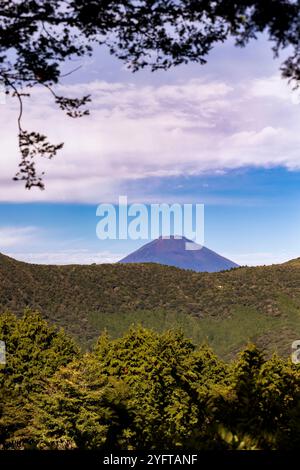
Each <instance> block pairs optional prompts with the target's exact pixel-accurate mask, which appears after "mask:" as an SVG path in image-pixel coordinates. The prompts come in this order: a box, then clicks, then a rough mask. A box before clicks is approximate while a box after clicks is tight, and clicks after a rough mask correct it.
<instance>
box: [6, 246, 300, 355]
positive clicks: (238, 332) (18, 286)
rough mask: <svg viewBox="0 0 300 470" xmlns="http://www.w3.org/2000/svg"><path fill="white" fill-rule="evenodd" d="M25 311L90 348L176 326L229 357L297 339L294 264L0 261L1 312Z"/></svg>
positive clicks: (299, 301)
mask: <svg viewBox="0 0 300 470" xmlns="http://www.w3.org/2000/svg"><path fill="white" fill-rule="evenodd" d="M26 307H31V308H33V309H37V310H39V311H40V312H41V313H42V314H43V316H44V317H45V318H46V319H48V320H50V321H51V322H55V323H57V324H58V325H60V326H63V327H64V328H65V330H66V331H67V332H69V333H70V334H71V335H72V336H74V337H75V338H76V339H77V340H79V342H80V343H81V344H82V345H85V346H88V345H89V344H91V343H92V342H93V341H94V340H95V338H97V337H98V335H99V332H100V331H102V330H103V329H104V328H107V329H108V332H109V333H110V334H111V335H112V336H113V337H116V336H119V335H120V334H121V333H123V332H124V331H125V330H126V329H127V328H128V326H129V325H130V324H132V323H142V324H144V325H145V326H147V327H152V328H155V329H157V330H159V331H161V330H164V329H166V328H169V327H171V326H181V327H182V328H183V329H184V331H185V333H186V334H187V335H188V336H190V337H192V339H193V340H194V341H196V342H198V343H200V342H203V341H208V342H209V343H210V344H211V345H212V346H213V347H214V348H215V350H216V351H217V352H218V353H219V354H220V355H223V356H224V357H231V356H232V354H234V353H235V352H236V351H237V350H238V349H239V348H240V347H241V346H243V345H244V344H245V343H247V342H248V341H249V340H251V341H254V342H256V343H257V344H258V345H259V346H263V347H266V349H267V350H268V351H269V352H272V351H274V350H278V351H279V352H280V353H281V354H285V355H287V354H289V353H290V346H291V342H292V341H293V340H295V339H300V261H299V260H293V261H291V262H289V263H285V264H282V265H273V266H267V267H266V266H265V267H255V268H238V269H233V270H231V271H224V272H221V273H195V272H193V271H185V270H180V269H177V268H173V267H167V266H161V265H158V264H150V263H149V264H148V263H147V264H115V265H113V264H106V265H104V264H103V265H89V266H87V265H69V266H46V265H32V264H27V263H23V262H19V261H15V260H13V259H12V258H9V257H7V256H4V255H0V310H1V311H2V312H4V311H5V310H9V311H12V312H14V313H17V314H21V313H22V312H23V309H24V308H26Z"/></svg>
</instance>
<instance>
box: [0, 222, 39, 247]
mask: <svg viewBox="0 0 300 470" xmlns="http://www.w3.org/2000/svg"><path fill="white" fill-rule="evenodd" d="M36 231H37V229H36V228H35V227H0V251H1V250H2V248H7V247H10V248H11V247H17V246H20V245H21V246H24V244H26V243H28V242H29V241H32V240H34V238H35V235H36Z"/></svg>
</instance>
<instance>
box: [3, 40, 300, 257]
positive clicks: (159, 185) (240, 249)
mask: <svg viewBox="0 0 300 470" xmlns="http://www.w3.org/2000/svg"><path fill="white" fill-rule="evenodd" d="M282 59H283V58H282V57H281V58H279V59H274V58H273V55H272V52H271V47H270V44H269V43H268V42H267V41H266V39H265V38H264V37H261V38H260V39H259V40H258V41H256V42H253V43H251V44H250V45H249V46H248V47H247V48H245V49H239V48H235V47H234V46H233V44H232V43H231V42H230V41H228V42H227V43H225V44H224V45H221V46H219V47H217V48H216V49H215V50H214V51H213V52H212V53H211V54H210V56H209V58H208V64H206V65H205V66H200V65H196V64H189V65H183V66H179V67H176V68H173V69H170V70H168V71H166V72H163V71H159V72H155V73H151V72H149V71H146V70H145V71H141V72H137V73H135V74H132V73H131V72H129V71H128V70H127V69H126V67H125V66H124V64H123V63H122V62H120V61H118V60H116V59H114V58H112V57H111V56H109V54H108V53H107V51H106V50H104V49H102V48H101V49H98V50H96V51H95V53H94V55H93V57H92V58H87V59H80V60H79V61H76V62H75V63H74V62H73V63H68V64H65V67H64V68H65V72H68V71H70V70H71V69H73V68H74V67H77V66H78V65H80V66H81V68H80V70H78V71H77V72H75V73H74V74H72V75H69V76H68V77H66V78H65V79H64V81H63V83H61V84H60V85H59V86H58V89H57V91H58V92H59V93H63V94H65V95H68V96H79V95H82V94H88V93H90V94H91V95H92V104H91V106H90V109H91V114H90V116H88V117H84V118H81V119H77V120H72V119H70V118H68V117H67V116H65V115H64V113H63V112H62V111H60V110H58V109H57V108H56V106H55V105H54V103H53V101H52V99H51V96H49V94H47V93H46V92H45V91H44V90H38V89H37V90H36V91H34V92H33V94H32V97H31V98H30V100H29V99H27V100H26V102H25V111H24V124H25V127H26V128H28V129H30V130H32V129H34V130H39V131H41V132H43V133H45V134H47V135H48V136H49V139H50V140H51V142H65V146H64V148H63V150H62V151H61V152H60V153H59V155H57V157H55V159H53V160H51V161H47V160H42V159H41V161H39V162H38V168H39V169H40V170H44V171H45V173H46V176H45V180H44V182H45V185H46V190H45V191H40V190H39V189H35V188H34V189H32V190H30V191H26V190H25V189H24V186H23V184H22V183H21V182H13V181H12V176H13V175H14V174H15V173H16V171H17V165H18V158H19V154H18V148H17V129H16V113H17V103H15V102H14V100H13V99H12V98H10V99H6V100H3V99H1V100H0V139H1V140H0V141H1V156H0V252H2V253H5V254H8V255H10V256H13V257H15V258H16V259H20V260H24V261H29V262H34V263H55V264H65V263H93V262H96V263H102V262H115V261H117V260H119V259H120V258H122V257H123V256H125V255H127V254H128V253H129V252H131V251H133V250H134V249H136V248H138V247H140V246H141V245H143V244H144V243H145V240H99V239H98V238H97V236H96V226H97V223H98V217H97V215H96V210H97V206H98V205H99V204H101V203H113V204H115V203H117V201H118V198H119V196H120V195H126V196H127V198H128V203H137V202H138V203H143V204H146V205H147V207H149V204H151V203H168V204H173V203H179V204H185V203H193V204H204V206H205V238H204V240H205V245H206V246H207V247H209V248H211V249H213V250H214V251H216V252H218V253H219V254H221V255H223V256H226V257H229V258H230V259H232V260H233V261H235V262H237V263H239V264H242V265H246V264H247V265H258V264H272V263H279V262H284V261H287V260H288V259H291V258H296V257H298V256H300V215H299V203H300V184H299V183H300V132H299V128H300V127H299V126H300V94H299V92H297V91H293V90H292V87H291V86H290V85H288V83H287V82H286V81H284V80H282V79H281V77H280V72H279V68H280V63H281V62H282ZM3 101H4V102H3Z"/></svg>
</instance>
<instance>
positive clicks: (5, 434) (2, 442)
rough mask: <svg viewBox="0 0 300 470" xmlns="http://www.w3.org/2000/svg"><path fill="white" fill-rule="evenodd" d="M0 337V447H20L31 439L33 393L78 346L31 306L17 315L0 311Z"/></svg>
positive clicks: (74, 355)
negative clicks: (1, 354)
mask: <svg viewBox="0 0 300 470" xmlns="http://www.w3.org/2000/svg"><path fill="white" fill-rule="evenodd" d="M0 339H1V340H2V341H5V344H6V364H5V365H2V366H0V403H1V405H0V448H3V447H4V448H11V447H12V448H19V447H20V448H21V447H22V446H23V445H24V442H26V441H30V437H29V434H28V425H29V423H30V420H31V417H32V415H33V412H32V403H33V402H34V397H35V395H36V394H37V393H39V392H40V391H41V390H42V389H43V387H44V385H45V383H46V381H47V379H48V377H51V376H52V375H53V374H54V373H55V371H56V370H57V369H58V368H60V367H61V366H63V365H66V364H67V363H68V362H70V361H71V360H72V359H74V358H75V357H76V356H77V355H78V352H79V350H78V348H77V346H76V345H75V344H74V342H73V341H72V340H71V339H70V338H69V337H68V336H66V335H65V333H64V332H63V331H62V330H58V329H57V328H56V327H55V326H51V325H49V324H47V322H46V321H45V320H43V319H42V318H41V316H40V315H39V313H36V312H32V311H30V310H27V311H25V313H24V315H23V317H22V318H20V319H17V318H16V317H15V315H13V314H10V313H7V314H3V315H1V316H0Z"/></svg>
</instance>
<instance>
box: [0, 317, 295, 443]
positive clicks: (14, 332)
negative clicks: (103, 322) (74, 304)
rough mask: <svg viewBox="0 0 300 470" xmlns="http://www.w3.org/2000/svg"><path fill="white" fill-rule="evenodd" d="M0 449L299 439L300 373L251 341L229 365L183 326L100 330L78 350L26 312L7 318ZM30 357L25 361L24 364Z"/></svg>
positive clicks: (4, 321) (3, 322) (3, 330)
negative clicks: (114, 335) (118, 332)
mask: <svg viewBox="0 0 300 470" xmlns="http://www.w3.org/2000/svg"><path fill="white" fill-rule="evenodd" d="M0 337H1V339H4V340H5V341H6V343H7V349H8V355H7V365H6V366H2V369H1V371H0V372H1V387H0V394H1V402H0V436H1V437H0V446H1V448H4V449H26V448H32V449H103V450H104V449H106V450H108V449H123V450H134V449H136V450H141V449H175V448H179V449H180V448H184V449H188V448H191V449H199V450H201V449H210V450H226V449H279V450H285V449H289V450H295V449H297V448H298V446H299V442H300V428H299V414H300V413H299V410H300V371H299V368H298V367H297V366H295V365H292V364H291V363H290V362H289V361H285V360H283V359H280V358H279V357H277V356H273V357H272V358H270V359H266V358H265V356H264V355H263V353H262V352H261V351H260V350H259V349H258V348H257V347H256V346H254V345H251V344H250V345H248V346H247V347H246V348H245V349H244V350H243V351H242V352H241V353H240V354H239V356H238V358H237V359H235V361H233V362H232V363H230V364H226V363H224V362H222V361H221V360H220V359H218V358H217V356H216V355H215V354H214V353H213V352H212V350H211V349H210V348H208V347H207V346H202V347H200V348H196V347H195V346H194V345H193V343H192V342H191V341H190V340H188V339H186V338H185V336H184V335H183V333H182V332H181V331H180V330H170V331H167V332H164V333H161V334H159V333H155V332H154V331H152V330H149V329H145V328H142V327H141V326H138V327H134V328H133V327H132V328H131V329H129V331H128V332H127V333H126V334H125V335H124V336H123V337H121V338H119V339H110V338H109V336H108V335H107V333H104V334H103V335H101V336H100V338H99V339H98V341H97V343H96V345H95V347H94V349H93V351H91V352H90V353H86V354H85V355H78V351H77V349H76V347H75V346H74V344H72V342H70V339H69V338H68V337H66V336H65V335H64V334H63V333H62V332H58V331H57V330H55V328H53V327H51V326H49V325H47V324H46V322H45V321H44V320H42V319H41V317H40V316H39V315H38V314H36V313H34V312H29V311H27V312H26V313H25V315H24V317H23V318H22V319H20V320H17V319H16V317H14V316H13V315H11V314H7V315H5V316H4V317H3V319H2V320H1V327H0ZM25 360H26V362H25Z"/></svg>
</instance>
